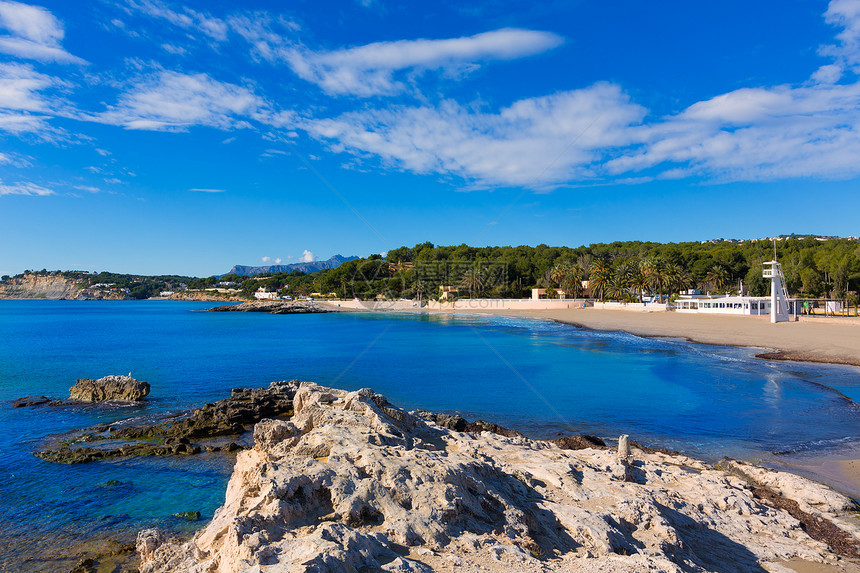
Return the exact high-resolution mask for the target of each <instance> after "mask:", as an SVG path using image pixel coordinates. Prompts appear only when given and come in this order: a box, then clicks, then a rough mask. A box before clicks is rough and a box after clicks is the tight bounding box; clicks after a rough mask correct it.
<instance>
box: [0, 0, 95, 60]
mask: <svg viewBox="0 0 860 573" xmlns="http://www.w3.org/2000/svg"><path fill="white" fill-rule="evenodd" d="M0 28H2V29H5V30H6V31H7V32H8V33H7V34H4V35H0V52H3V53H6V54H11V55H13V56H17V57H19V58H27V59H31V60H38V61H42V62H61V63H75V64H82V63H85V62H84V60H82V59H81V58H78V57H77V56H73V55H72V54H70V53H68V52H67V51H65V50H64V49H63V48H62V45H61V42H62V40H63V37H64V36H65V31H64V29H63V25H62V24H61V23H60V21H59V20H57V18H56V17H54V15H53V14H51V13H50V12H49V11H47V10H45V9H44V8H40V7H38V6H30V5H29V4H22V3H20V2H9V1H0Z"/></svg>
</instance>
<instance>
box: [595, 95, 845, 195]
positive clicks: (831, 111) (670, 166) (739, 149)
mask: <svg viewBox="0 0 860 573" xmlns="http://www.w3.org/2000/svg"><path fill="white" fill-rule="evenodd" d="M640 135H641V136H642V139H643V141H644V145H643V147H642V148H641V150H640V151H638V152H632V153H627V154H626V155H624V156H622V157H619V158H617V159H614V160H611V161H609V162H608V164H607V167H608V169H609V171H610V172H612V173H622V172H627V171H630V170H641V169H644V168H648V167H652V166H658V165H659V166H661V167H662V168H663V169H664V173H663V175H662V177H663V178H677V177H689V176H693V175H706V176H708V177H710V178H715V179H717V180H744V181H750V180H768V179H781V178H789V177H827V178H833V177H837V178H838V177H850V176H854V175H860V162H858V161H857V157H860V84H850V85H814V86H810V87H801V88H792V87H789V86H779V87H776V88H768V89H765V88H756V89H749V88H745V89H741V90H736V91H734V92H730V93H727V94H723V95H720V96H717V97H715V98H712V99H710V100H707V101H703V102H698V103H696V104H694V105H692V106H690V107H689V108H687V109H686V110H684V111H683V112H682V113H680V114H678V115H676V116H673V117H670V118H667V119H666V120H665V121H663V122H662V123H656V124H654V125H652V126H649V127H647V128H643V130H641V131H640Z"/></svg>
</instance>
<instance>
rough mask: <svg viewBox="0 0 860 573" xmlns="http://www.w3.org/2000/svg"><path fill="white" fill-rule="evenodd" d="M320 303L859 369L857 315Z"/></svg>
mask: <svg viewBox="0 0 860 573" xmlns="http://www.w3.org/2000/svg"><path fill="white" fill-rule="evenodd" d="M476 302H477V301H476ZM319 304H321V305H324V306H328V307H329V308H331V309H332V310H336V311H340V312H350V311H368V312H378V311H383V312H388V311H390V312H409V313H427V314H472V315H496V316H508V317H512V318H530V319H542V320H550V321H554V322H559V323H562V324H569V325H571V326H575V327H578V328H587V329H590V330H598V331H605V332H625V333H627V334H632V335H634V336H642V337H646V338H680V339H684V340H687V341H688V342H693V343H696V344H710V345H714V346H736V347H747V348H757V349H761V350H762V352H760V353H758V354H756V357H757V358H762V359H767V360H791V361H798V362H813V363H819V364H838V365H842V366H855V367H860V318H857V317H845V318H833V319H828V318H813V317H801V318H800V320H799V321H797V322H782V323H777V324H772V323H771V322H770V321H768V320H767V319H764V318H758V317H750V316H737V315H718V314H687V313H676V312H632V311H626V310H604V309H596V308H559V309H542V310H517V309H505V308H490V307H487V306H486V305H483V304H476V305H475V306H474V307H473V308H463V309H460V308H458V309H450V308H445V309H443V310H430V309H427V308H414V307H412V308H410V307H405V306H404V307H400V306H397V307H393V308H392V307H389V306H387V305H380V307H379V309H378V310H376V309H374V308H372V307H370V308H344V307H341V306H338V304H337V303H335V302H330V301H320V303H319Z"/></svg>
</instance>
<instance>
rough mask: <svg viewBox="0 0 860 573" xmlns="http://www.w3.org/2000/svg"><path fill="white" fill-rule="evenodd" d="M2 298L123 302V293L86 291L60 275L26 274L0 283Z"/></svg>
mask: <svg viewBox="0 0 860 573" xmlns="http://www.w3.org/2000/svg"><path fill="white" fill-rule="evenodd" d="M0 298H12V299H29V298H43V299H50V300H123V299H126V298H128V297H127V296H126V295H125V293H123V292H114V293H111V292H101V291H97V290H93V289H85V288H83V287H82V286H81V285H80V284H78V283H77V281H75V280H73V279H69V278H66V277H63V276H60V275H55V276H52V275H36V274H25V275H24V276H22V277H16V278H12V279H9V280H7V281H4V282H3V283H0Z"/></svg>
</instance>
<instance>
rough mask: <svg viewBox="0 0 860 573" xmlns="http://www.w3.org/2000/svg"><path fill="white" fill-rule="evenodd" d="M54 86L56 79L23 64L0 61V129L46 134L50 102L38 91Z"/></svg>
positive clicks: (12, 131)
mask: <svg viewBox="0 0 860 573" xmlns="http://www.w3.org/2000/svg"><path fill="white" fill-rule="evenodd" d="M57 85H59V82H58V80H56V79H55V78H52V77H50V76H46V75H45V74H41V73H39V72H37V71H35V70H34V69H33V68H32V67H31V66H29V65H27V64H13V63H0V130H2V131H6V132H10V133H14V134H21V133H33V132H40V133H42V134H43V135H44V136H45V137H47V136H48V134H49V133H50V132H51V131H52V130H51V127H50V126H49V125H48V123H47V120H48V119H49V117H48V115H46V114H49V113H50V112H51V105H50V104H49V103H48V100H47V98H46V97H45V96H44V95H43V94H42V93H41V92H42V91H44V90H47V89H49V88H52V87H55V86H57Z"/></svg>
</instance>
